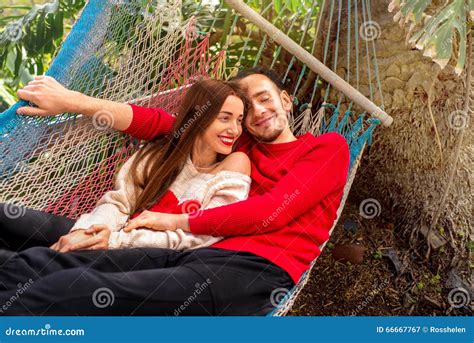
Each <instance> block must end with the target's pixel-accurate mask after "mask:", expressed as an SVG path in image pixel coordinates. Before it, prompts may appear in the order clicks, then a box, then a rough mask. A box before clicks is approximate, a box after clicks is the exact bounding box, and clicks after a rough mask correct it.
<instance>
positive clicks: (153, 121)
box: [124, 104, 176, 141]
mask: <svg viewBox="0 0 474 343" xmlns="http://www.w3.org/2000/svg"><path fill="white" fill-rule="evenodd" d="M130 107H131V108H132V111H133V117H132V122H131V123H130V126H129V127H128V128H127V129H125V130H124V132H125V133H127V134H129V135H130V136H133V137H135V138H138V139H144V140H147V141H151V140H153V139H154V138H156V137H158V136H164V135H167V134H169V133H171V131H172V129H173V125H174V123H175V121H176V118H175V117H174V116H172V115H171V114H169V113H168V112H166V111H165V110H164V109H162V108H153V107H151V108H148V107H141V106H136V105H133V104H130Z"/></svg>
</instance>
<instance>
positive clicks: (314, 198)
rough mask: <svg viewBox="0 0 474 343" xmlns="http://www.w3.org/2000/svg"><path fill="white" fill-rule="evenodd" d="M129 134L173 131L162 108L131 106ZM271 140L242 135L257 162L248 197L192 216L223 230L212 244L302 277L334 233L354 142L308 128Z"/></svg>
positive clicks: (197, 228) (199, 224)
mask: <svg viewBox="0 0 474 343" xmlns="http://www.w3.org/2000/svg"><path fill="white" fill-rule="evenodd" d="M131 106H132V109H133V120H132V123H131V124H130V127H129V128H128V129H127V130H125V132H126V133H128V134H130V135H132V136H134V137H137V138H140V139H146V140H151V139H153V138H155V137H157V136H159V135H164V134H167V133H169V132H170V130H171V128H172V126H173V123H174V117H173V116H171V115H170V114H168V113H166V112H165V111H164V110H161V109H156V108H143V107H138V106H134V105H131ZM297 138H298V139H297V140H296V141H293V142H288V143H279V144H268V143H260V142H256V141H255V140H254V139H253V138H252V137H251V136H249V135H247V134H244V135H242V137H241V138H240V139H239V142H238V147H237V150H239V151H243V152H245V153H246V154H247V155H248V156H249V158H250V161H251V162H252V171H251V178H252V185H251V189H250V195H249V198H248V199H247V200H244V201H240V202H237V203H234V204H231V205H228V206H223V207H217V208H213V209H208V210H204V211H200V212H199V215H196V214H195V215H193V216H192V218H190V219H189V226H190V230H191V232H192V233H194V234H204V235H214V236H224V237H226V238H225V239H224V240H222V241H220V242H218V243H215V244H214V245H212V247H215V248H222V249H228V250H237V251H247V252H251V253H253V254H255V255H259V256H262V257H264V258H266V259H268V260H270V261H272V262H273V263H275V264H276V265H278V266H280V267H281V268H283V269H284V270H286V271H287V272H288V274H289V275H290V276H291V277H292V279H293V281H294V282H295V283H296V282H297V281H298V280H299V278H300V277H301V275H302V273H303V272H304V271H306V270H307V269H308V267H309V264H310V263H311V261H312V260H313V259H314V258H316V257H317V256H318V255H319V254H320V250H319V246H320V245H321V244H323V243H324V242H325V241H326V240H328V238H329V230H330V229H331V227H332V225H333V223H334V220H335V219H336V212H337V209H338V207H339V204H340V201H341V198H342V193H343V189H344V185H345V183H346V179H347V175H348V171H349V148H348V145H347V142H346V140H345V139H344V137H343V136H341V135H339V134H338V133H326V134H323V135H320V136H318V137H315V136H313V135H312V134H310V133H307V134H304V135H302V136H299V137H297Z"/></svg>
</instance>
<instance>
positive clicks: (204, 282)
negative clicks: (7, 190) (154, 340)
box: [0, 205, 294, 315]
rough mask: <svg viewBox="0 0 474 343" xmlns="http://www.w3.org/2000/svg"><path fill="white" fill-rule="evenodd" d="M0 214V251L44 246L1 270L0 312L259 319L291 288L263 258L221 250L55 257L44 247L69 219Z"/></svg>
mask: <svg viewBox="0 0 474 343" xmlns="http://www.w3.org/2000/svg"><path fill="white" fill-rule="evenodd" d="M3 210H4V209H3V207H2V206H1V205H0V238H1V239H2V240H3V241H4V243H5V244H6V245H7V246H9V247H10V248H15V249H20V250H22V249H23V248H25V247H27V246H31V245H32V244H35V243H39V244H41V245H43V247H32V248H28V249H26V250H22V251H20V252H19V253H18V254H17V255H15V256H13V257H11V258H10V259H8V260H7V261H6V262H4V263H3V265H2V266H1V267H0V314H3V315H263V314H266V313H268V312H270V311H271V310H272V309H273V308H274V302H275V298H277V297H279V296H281V293H282V289H283V292H284V289H288V290H289V289H290V288H291V287H293V285H294V284H293V281H292V279H291V278H290V277H289V275H288V274H287V273H286V272H285V271H284V270H283V269H281V268H280V267H278V266H276V265H274V264H273V263H271V262H270V261H268V260H266V259H264V258H262V257H259V256H256V255H254V254H251V253H246V252H236V251H230V250H225V249H217V248H201V249H196V250H189V251H183V252H180V251H174V250H170V249H148V248H147V249H123V250H96V251H78V252H70V253H58V252H56V251H54V250H52V249H49V248H47V247H46V246H50V245H51V244H53V243H54V242H56V241H57V239H58V238H59V237H60V236H61V235H63V234H65V233H67V232H68V230H69V228H70V227H71V226H72V222H71V221H70V220H68V219H64V218H59V217H55V216H51V215H49V214H46V213H42V212H38V211H33V210H28V209H26V211H25V213H24V216H22V217H21V219H20V218H17V219H10V218H6V216H5V211H3ZM45 223H46V224H45ZM48 223H49V224H48ZM22 240H23V241H22ZM28 242H29V243H28ZM275 292H277V293H279V294H278V296H275V294H276V293H275Z"/></svg>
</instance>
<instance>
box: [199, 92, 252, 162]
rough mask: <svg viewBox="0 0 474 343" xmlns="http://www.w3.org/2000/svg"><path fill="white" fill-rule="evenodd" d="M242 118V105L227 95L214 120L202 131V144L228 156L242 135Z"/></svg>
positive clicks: (239, 101) (238, 100) (238, 99)
mask: <svg viewBox="0 0 474 343" xmlns="http://www.w3.org/2000/svg"><path fill="white" fill-rule="evenodd" d="M243 117H244V103H243V102H242V100H241V99H240V98H238V97H236V96H234V95H229V96H228V97H227V99H226V100H225V101H224V104H223V105H222V108H221V110H220V111H219V114H218V115H217V117H216V119H214V121H213V122H212V124H211V125H210V126H209V127H208V128H207V129H206V130H205V131H204V134H203V135H202V138H201V139H202V143H204V144H205V145H207V146H208V147H209V148H210V149H212V150H214V151H216V152H217V153H218V154H223V155H228V154H230V153H231V152H232V146H233V145H234V144H235V141H236V140H237V138H239V137H240V135H241V134H242V121H243Z"/></svg>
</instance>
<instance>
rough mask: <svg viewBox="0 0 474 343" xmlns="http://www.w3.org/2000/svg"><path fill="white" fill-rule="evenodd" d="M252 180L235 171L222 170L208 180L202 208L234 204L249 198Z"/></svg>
mask: <svg viewBox="0 0 474 343" xmlns="http://www.w3.org/2000/svg"><path fill="white" fill-rule="evenodd" d="M251 182H252V180H251V179H250V177H249V176H247V175H244V174H242V173H238V172H233V171H227V170H224V171H221V172H219V173H217V174H216V176H215V177H213V178H212V179H211V180H210V181H209V182H208V184H207V185H208V187H207V192H206V195H205V196H204V200H203V202H202V209H209V208H215V207H220V206H225V205H229V204H233V203H235V202H238V201H242V200H245V199H247V197H248V195H249V192H250V184H251Z"/></svg>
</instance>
